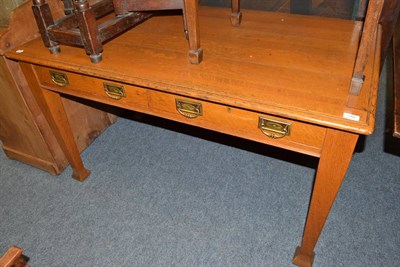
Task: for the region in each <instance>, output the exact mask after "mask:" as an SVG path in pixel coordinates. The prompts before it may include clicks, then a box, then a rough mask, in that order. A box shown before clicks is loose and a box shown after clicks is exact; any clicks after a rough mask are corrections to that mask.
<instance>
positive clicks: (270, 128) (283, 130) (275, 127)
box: [258, 117, 292, 139]
mask: <svg viewBox="0 0 400 267" xmlns="http://www.w3.org/2000/svg"><path fill="white" fill-rule="evenodd" d="M291 127H292V124H291V123H289V122H283V121H278V120H274V119H270V118H265V117H259V118H258V128H259V129H260V130H261V132H262V133H263V134H265V135H266V136H268V137H269V138H272V139H279V138H283V137H285V136H288V135H290V128H291Z"/></svg>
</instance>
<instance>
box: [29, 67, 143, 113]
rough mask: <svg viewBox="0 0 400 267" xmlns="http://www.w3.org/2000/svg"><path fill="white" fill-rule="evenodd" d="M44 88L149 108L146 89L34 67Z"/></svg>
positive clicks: (129, 105)
mask: <svg viewBox="0 0 400 267" xmlns="http://www.w3.org/2000/svg"><path fill="white" fill-rule="evenodd" d="M34 69H35V72H36V74H37V77H38V79H39V83H40V85H41V86H42V87H43V88H46V89H50V90H54V91H57V92H60V93H65V94H68V95H74V96H78V97H83V98H86V99H90V100H94V101H99V102H102V103H107V104H111V105H114V106H120V107H132V108H133V107H135V106H143V107H147V96H146V89H144V88H141V87H136V86H132V85H127V84H123V83H119V82H114V81H108V80H104V79H100V78H95V77H92V76H86V75H82V74H77V73H73V72H68V71H64V70H57V69H50V68H46V67H40V66H35V67H34Z"/></svg>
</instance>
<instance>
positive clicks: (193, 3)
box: [32, 0, 203, 64]
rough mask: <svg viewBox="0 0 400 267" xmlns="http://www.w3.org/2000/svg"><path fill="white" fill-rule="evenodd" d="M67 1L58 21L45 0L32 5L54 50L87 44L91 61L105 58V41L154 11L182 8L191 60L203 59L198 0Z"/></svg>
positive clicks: (44, 35)
mask: <svg viewBox="0 0 400 267" xmlns="http://www.w3.org/2000/svg"><path fill="white" fill-rule="evenodd" d="M63 3H64V13H65V15H66V16H65V17H63V18H61V19H59V20H57V21H54V19H53V17H52V14H51V11H50V8H49V6H48V4H47V3H46V2H45V0H33V6H32V9H33V13H34V15H35V19H36V22H37V25H38V28H39V31H40V34H41V36H42V39H43V43H44V45H45V46H46V47H48V48H49V50H50V53H52V54H58V53H60V46H59V44H60V43H63V44H68V45H75V46H83V47H84V48H85V51H86V53H87V54H88V55H89V57H90V60H91V62H93V63H98V62H100V61H101V60H102V52H103V43H105V42H107V41H109V40H110V39H112V38H114V37H115V36H117V35H119V34H121V33H123V32H124V31H126V30H128V29H130V28H132V27H134V26H135V25H138V24H140V23H141V22H143V21H144V20H146V19H148V18H150V17H151V16H152V15H153V13H152V12H151V11H155V10H169V9H182V10H183V18H184V27H185V34H186V38H187V39H188V41H189V61H190V63H192V64H199V63H200V62H201V61H202V58H203V50H202V49H201V47H200V33H199V30H198V29H199V22H198V1H197V0H170V1H162V0H157V1H151V2H148V1H127V0H113V1H112V0H102V1H100V2H98V3H96V4H93V5H91V6H90V5H89V2H88V0H63ZM113 11H115V16H114V17H113V18H111V19H109V20H107V21H105V22H103V23H100V24H99V25H97V20H98V19H100V18H102V17H104V16H105V15H107V14H110V13H112V12H113ZM143 11H144V12H143ZM149 11H150V12H149Z"/></svg>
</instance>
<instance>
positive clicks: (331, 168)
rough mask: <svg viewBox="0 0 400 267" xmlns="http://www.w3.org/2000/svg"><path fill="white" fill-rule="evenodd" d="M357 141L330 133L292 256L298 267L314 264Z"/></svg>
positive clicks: (326, 139)
mask: <svg viewBox="0 0 400 267" xmlns="http://www.w3.org/2000/svg"><path fill="white" fill-rule="evenodd" d="M357 139H358V135H357V134H353V133H348V132H342V131H339V130H333V129H328V130H327V133H326V137H325V141H324V145H323V148H322V153H321V158H320V161H319V165H318V170H317V175H316V178H315V183H314V190H313V193H312V196H311V203H310V207H309V211H308V216H307V220H306V226H305V229H304V233H303V240H302V242H301V246H300V247H298V248H297V249H296V252H295V255H294V257H293V264H295V265H297V266H301V267H308V266H312V264H313V260H314V256H315V253H314V247H315V245H316V243H317V241H318V238H319V236H320V234H321V231H322V228H323V227H324V224H325V221H326V219H327V217H328V214H329V212H330V210H331V207H332V205H333V202H334V200H335V197H336V194H337V192H338V191H339V188H340V185H341V184H342V181H343V179H344V177H345V175H346V172H347V169H348V167H349V164H350V161H351V158H352V156H353V152H354V148H355V145H356V142H357Z"/></svg>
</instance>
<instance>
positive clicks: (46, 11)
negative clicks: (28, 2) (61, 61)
mask: <svg viewBox="0 0 400 267" xmlns="http://www.w3.org/2000/svg"><path fill="white" fill-rule="evenodd" d="M32 10H33V14H34V15H35V19H36V22H37V25H38V28H39V32H40V35H41V36H42V40H43V43H44V45H45V46H46V47H48V48H49V51H50V53H52V54H58V53H60V46H59V43H58V42H55V41H52V40H51V39H50V36H49V33H48V31H47V29H48V27H49V26H53V25H54V19H53V16H52V15H51V12H50V8H49V5H48V4H47V3H46V2H45V0H33V6H32Z"/></svg>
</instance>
